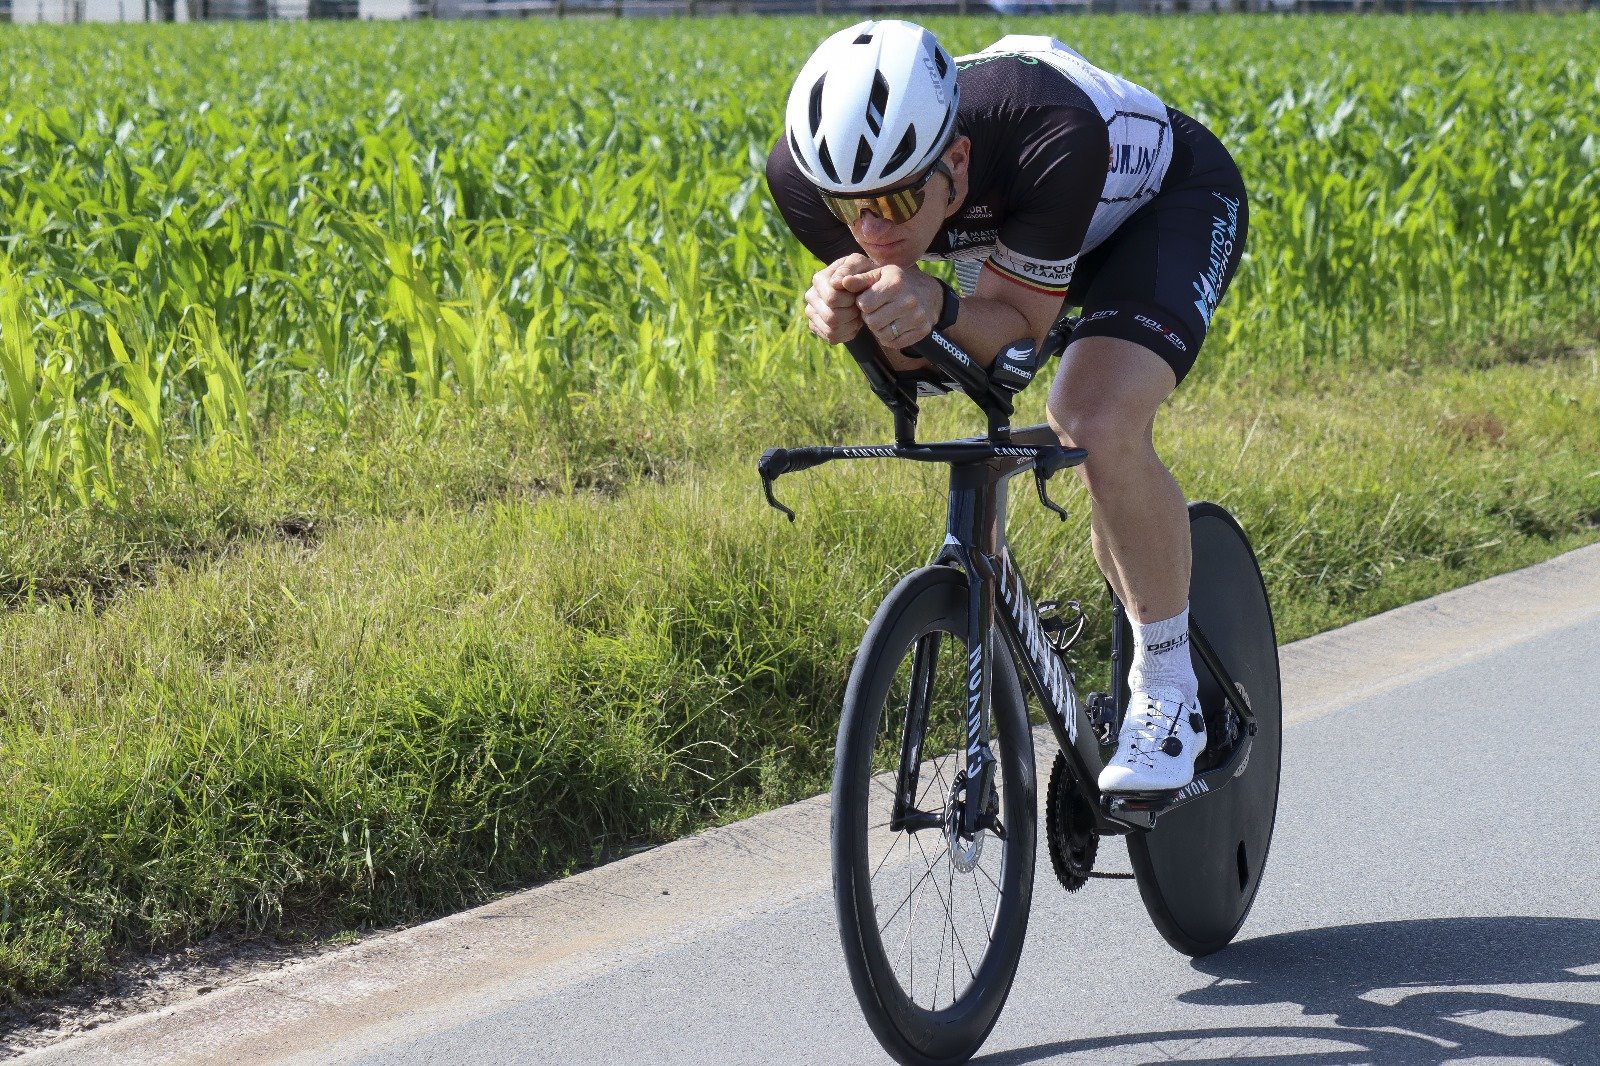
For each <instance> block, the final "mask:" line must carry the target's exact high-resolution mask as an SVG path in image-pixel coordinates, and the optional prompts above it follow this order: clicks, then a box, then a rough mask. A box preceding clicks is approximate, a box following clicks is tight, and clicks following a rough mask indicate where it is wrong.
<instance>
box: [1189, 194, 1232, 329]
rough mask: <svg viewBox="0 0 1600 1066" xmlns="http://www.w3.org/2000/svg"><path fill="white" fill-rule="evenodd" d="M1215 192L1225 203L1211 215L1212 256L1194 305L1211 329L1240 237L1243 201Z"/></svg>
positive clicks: (1197, 285) (1197, 283)
mask: <svg viewBox="0 0 1600 1066" xmlns="http://www.w3.org/2000/svg"><path fill="white" fill-rule="evenodd" d="M1211 195H1212V196H1214V197H1216V198H1217V199H1218V200H1219V201H1220V202H1221V207H1220V208H1219V209H1218V210H1217V213H1216V214H1214V215H1213V216H1212V218H1211V250H1210V260H1209V262H1207V263H1206V268H1205V269H1204V270H1203V271H1201V272H1200V276H1199V277H1198V278H1196V279H1195V282H1194V293H1195V297H1196V299H1195V301H1194V309H1195V310H1196V311H1199V312H1200V317H1201V319H1202V320H1204V322H1205V324H1206V327H1207V328H1208V329H1209V328H1210V326H1211V316H1212V315H1213V314H1215V313H1216V311H1217V301H1218V300H1221V299H1222V275H1223V274H1224V273H1226V272H1227V269H1228V260H1229V258H1231V257H1232V255H1233V245H1234V242H1235V241H1236V240H1238V238H1239V201H1238V200H1236V199H1234V198H1233V197H1231V196H1224V195H1223V194H1222V193H1220V192H1213V193H1212V194H1211Z"/></svg>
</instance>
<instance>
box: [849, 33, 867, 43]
mask: <svg viewBox="0 0 1600 1066" xmlns="http://www.w3.org/2000/svg"><path fill="white" fill-rule="evenodd" d="M850 43H851V44H871V43H872V31H871V30H868V31H867V32H866V33H863V34H862V35H861V36H859V37H857V38H856V39H855V40H853V41H851V42H850Z"/></svg>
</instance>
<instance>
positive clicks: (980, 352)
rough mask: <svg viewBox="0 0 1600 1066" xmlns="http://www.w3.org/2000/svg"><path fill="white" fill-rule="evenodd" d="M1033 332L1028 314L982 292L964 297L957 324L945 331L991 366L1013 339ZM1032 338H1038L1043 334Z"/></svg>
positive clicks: (1035, 339) (977, 358)
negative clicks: (978, 294) (981, 294)
mask: <svg viewBox="0 0 1600 1066" xmlns="http://www.w3.org/2000/svg"><path fill="white" fill-rule="evenodd" d="M1032 332H1033V331H1032V329H1031V328H1030V327H1029V326H1028V320H1027V318H1026V317H1025V316H1024V315H1023V314H1022V312H1021V311H1018V310H1017V309H1016V308H1015V307H1012V306H1011V305H1010V304H1008V303H1003V302H1001V301H1000V300H989V299H984V298H983V297H981V296H967V297H964V298H963V299H962V301H961V313H960V314H959V315H958V316H956V324H955V325H953V326H951V327H950V328H949V329H947V330H945V331H944V335H945V336H946V337H949V338H950V339H951V340H952V341H954V342H955V343H956V344H959V345H960V346H961V348H962V349H963V350H964V351H966V352H967V354H968V355H970V356H972V357H973V358H974V359H976V360H977V361H978V362H979V363H981V364H983V366H985V367H988V366H989V364H991V363H993V362H994V360H995V356H997V355H999V354H1000V352H1001V350H1002V349H1004V348H1005V347H1006V346H1007V345H1009V344H1011V342H1012V341H1015V340H1018V339H1019V338H1022V337H1026V336H1029V335H1030V334H1031V333H1032ZM1033 339H1034V341H1035V342H1038V341H1040V340H1042V339H1043V338H1040V337H1034V338H1033Z"/></svg>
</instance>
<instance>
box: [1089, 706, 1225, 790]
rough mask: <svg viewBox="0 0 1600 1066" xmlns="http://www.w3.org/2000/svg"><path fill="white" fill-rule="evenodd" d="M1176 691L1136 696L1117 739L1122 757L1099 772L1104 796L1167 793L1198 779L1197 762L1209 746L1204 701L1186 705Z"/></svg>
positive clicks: (1118, 754)
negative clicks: (1196, 774) (1203, 712)
mask: <svg viewBox="0 0 1600 1066" xmlns="http://www.w3.org/2000/svg"><path fill="white" fill-rule="evenodd" d="M1182 700H1183V695H1182V693H1180V692H1179V691H1178V690H1177V689H1175V688H1165V687H1163V688H1157V689H1154V690H1153V691H1151V692H1135V693H1134V694H1133V695H1132V696H1131V697H1130V698H1129V700H1128V714H1127V716H1126V717H1125V718H1123V720H1122V732H1121V733H1120V734H1119V735H1118V737H1117V753H1116V754H1115V755H1113V756H1112V757H1111V761H1110V762H1108V763H1106V768H1105V769H1104V770H1101V771H1100V791H1102V792H1165V791H1167V790H1169V789H1179V788H1182V787H1183V786H1184V785H1187V784H1188V783H1189V782H1191V781H1193V780H1194V761H1195V759H1196V758H1198V757H1199V755H1200V753H1201V752H1202V751H1204V750H1205V746H1206V720H1205V718H1204V717H1202V716H1201V714H1200V704H1199V703H1189V704H1184V703H1183V702H1182Z"/></svg>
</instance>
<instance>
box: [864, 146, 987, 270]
mask: <svg viewBox="0 0 1600 1066" xmlns="http://www.w3.org/2000/svg"><path fill="white" fill-rule="evenodd" d="M971 146H972V142H971V141H970V140H968V139H967V138H966V137H957V138H956V139H955V140H954V141H953V142H952V143H951V145H950V147H949V148H948V149H947V150H946V151H945V156H944V159H945V164H946V165H947V166H948V167H949V168H950V176H946V175H944V174H942V173H939V172H937V171H935V172H934V174H933V175H932V176H931V177H930V178H929V179H928V184H927V187H926V188H925V189H924V192H925V194H926V195H925V196H924V197H923V200H922V207H921V208H920V209H919V210H918V211H917V213H916V214H915V215H913V216H911V218H909V219H908V220H906V221H905V222H901V223H899V224H896V223H893V222H886V221H884V220H883V219H881V218H879V217H878V216H877V215H874V214H871V213H870V212H868V213H863V214H862V216H861V217H860V218H858V219H856V220H855V221H854V222H852V223H851V224H850V233H851V235H853V236H854V237H855V239H856V243H857V244H859V245H861V250H862V251H863V252H866V253H867V257H868V258H870V259H871V260H872V261H873V262H874V263H877V264H878V265H879V266H889V265H891V264H892V265H894V266H898V267H910V266H911V265H912V264H913V263H915V262H916V261H917V260H918V259H919V258H921V256H922V253H924V252H926V251H927V250H928V249H929V248H930V247H931V246H932V245H933V242H934V238H936V237H938V236H939V228H940V227H941V226H943V225H944V221H945V219H947V218H949V217H950V215H951V214H952V213H954V211H955V210H956V209H957V208H958V207H959V206H960V203H961V200H962V198H963V197H964V196H965V195H966V175H967V160H968V153H969V151H970V149H971Z"/></svg>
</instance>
